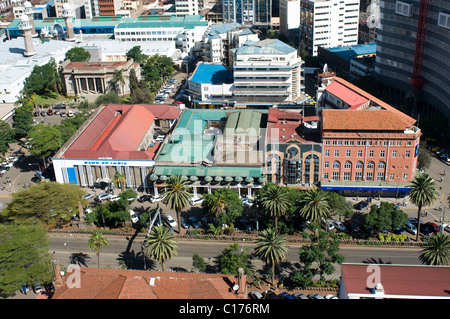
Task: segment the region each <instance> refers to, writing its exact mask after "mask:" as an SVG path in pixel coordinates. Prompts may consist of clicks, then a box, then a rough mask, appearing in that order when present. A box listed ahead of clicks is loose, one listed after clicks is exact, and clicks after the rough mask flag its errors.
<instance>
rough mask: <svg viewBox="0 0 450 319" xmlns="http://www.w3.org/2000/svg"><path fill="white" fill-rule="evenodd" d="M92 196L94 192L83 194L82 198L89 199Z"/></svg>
mask: <svg viewBox="0 0 450 319" xmlns="http://www.w3.org/2000/svg"><path fill="white" fill-rule="evenodd" d="M92 197H94V194H92V193H89V194H86V195H84V196H83V198H84V199H91V198H92Z"/></svg>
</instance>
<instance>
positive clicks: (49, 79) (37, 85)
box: [23, 58, 63, 96]
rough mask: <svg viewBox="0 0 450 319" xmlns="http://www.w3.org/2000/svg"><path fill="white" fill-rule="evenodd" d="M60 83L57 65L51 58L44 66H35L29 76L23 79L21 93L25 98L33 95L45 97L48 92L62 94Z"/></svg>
mask: <svg viewBox="0 0 450 319" xmlns="http://www.w3.org/2000/svg"><path fill="white" fill-rule="evenodd" d="M62 91H63V87H62V81H61V77H60V76H59V74H58V71H57V65H56V62H55V60H54V59H53V58H52V59H51V60H50V62H48V63H47V64H44V65H36V66H35V67H34V68H33V71H32V72H31V74H30V76H29V77H28V78H26V79H25V85H24V88H23V92H24V94H25V95H26V96H31V95H32V94H33V93H36V94H38V95H45V94H47V93H49V92H55V93H62Z"/></svg>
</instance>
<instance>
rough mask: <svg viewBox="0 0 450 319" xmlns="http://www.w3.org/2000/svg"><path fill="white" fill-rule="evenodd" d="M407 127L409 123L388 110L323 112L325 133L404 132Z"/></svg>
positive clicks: (325, 110) (332, 110)
mask: <svg viewBox="0 0 450 319" xmlns="http://www.w3.org/2000/svg"><path fill="white" fill-rule="evenodd" d="M407 127H408V125H407V123H405V122H404V121H403V120H402V119H401V118H399V117H398V116H396V115H395V114H394V113H392V112H390V111H388V110H382V109H380V110H368V109H365V110H348V109H347V110H338V109H324V110H322V129H323V130H324V131H327V130H361V131H369V130H384V131H403V130H405V129H406V128H407Z"/></svg>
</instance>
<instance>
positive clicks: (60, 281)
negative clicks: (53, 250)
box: [53, 260, 64, 288]
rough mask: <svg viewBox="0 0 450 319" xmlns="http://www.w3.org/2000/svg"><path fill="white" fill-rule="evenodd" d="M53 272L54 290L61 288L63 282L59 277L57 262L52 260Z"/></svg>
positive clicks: (59, 268) (60, 276)
mask: <svg viewBox="0 0 450 319" xmlns="http://www.w3.org/2000/svg"><path fill="white" fill-rule="evenodd" d="M53 271H54V272H55V288H61V287H62V285H63V283H64V280H63V277H62V275H61V267H60V266H59V263H58V261H57V260H53Z"/></svg>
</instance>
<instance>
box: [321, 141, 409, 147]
mask: <svg viewBox="0 0 450 319" xmlns="http://www.w3.org/2000/svg"><path fill="white" fill-rule="evenodd" d="M325 145H350V146H353V145H356V146H365V145H367V146H372V145H373V146H388V145H389V146H395V145H397V146H402V145H403V144H402V141H366V140H363V141H353V140H344V141H342V140H333V141H330V140H326V141H325ZM406 146H411V141H407V142H406Z"/></svg>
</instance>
